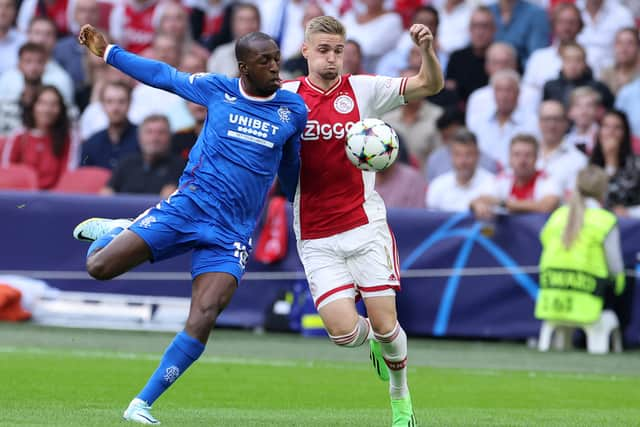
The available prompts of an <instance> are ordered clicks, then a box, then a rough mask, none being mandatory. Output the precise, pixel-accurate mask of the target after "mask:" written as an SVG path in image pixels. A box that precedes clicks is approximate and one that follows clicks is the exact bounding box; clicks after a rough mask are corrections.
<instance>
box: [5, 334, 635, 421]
mask: <svg viewBox="0 0 640 427" xmlns="http://www.w3.org/2000/svg"><path fill="white" fill-rule="evenodd" d="M171 338H172V334H162V333H145V332H121V331H95V330H75V329H60V328H45V327H38V326H34V325H29V324H25V325H10V324H0V426H45V425H46V426H114V425H116V426H124V425H128V424H126V423H125V422H124V421H122V420H121V418H120V417H121V415H122V411H123V410H124V408H125V407H126V405H127V404H128V402H129V400H130V399H131V398H132V397H133V396H134V395H135V394H136V393H137V392H138V391H139V389H140V388H141V387H142V386H143V385H144V382H145V381H146V379H147V377H148V376H149V374H150V373H151V372H152V371H153V370H154V369H155V367H156V365H157V362H158V360H159V357H160V355H161V353H162V351H163V350H164V348H165V346H166V345H167V344H168V343H169V342H170V340H171ZM367 351H368V348H366V346H365V347H362V348H359V349H341V348H336V347H335V346H333V345H332V344H330V343H329V342H328V340H326V339H312V338H302V337H298V336H295V335H286V334H285V335H282V334H254V333H251V332H245V331H224V330H222V331H214V335H213V340H212V341H210V343H209V346H208V348H207V350H206V352H205V354H204V355H203V357H202V358H201V359H200V360H199V361H198V362H197V363H196V364H195V365H193V366H192V367H191V368H190V370H189V371H188V372H187V373H186V374H185V375H184V376H183V377H182V378H181V379H180V380H179V381H178V382H177V383H176V384H175V385H174V386H173V387H172V388H171V389H170V390H169V391H168V392H167V393H165V395H164V396H162V397H161V398H160V399H159V400H158V401H157V402H156V404H155V405H154V410H153V414H154V415H155V416H156V417H157V418H158V419H160V421H161V422H162V425H165V426H180V427H187V426H224V427H234V426H243V427H247V426H301V427H314V426H318V427H320V426H330V427H338V426H365V427H377V426H380V427H382V426H389V425H390V409H389V405H388V395H387V390H386V387H387V386H386V384H385V383H383V382H381V381H380V380H378V379H377V378H376V377H375V375H374V373H373V370H371V369H370V368H369V364H368V353H367ZM639 356H640V352H638V351H630V352H625V353H623V354H616V355H613V354H611V355H606V356H593V355H588V354H586V353H584V352H583V351H572V352H565V353H546V354H541V353H538V352H537V351H535V350H532V349H529V348H527V347H526V346H525V345H524V344H522V343H486V342H485V343H478V342H460V341H444V340H427V339H411V340H410V353H409V361H410V370H409V382H410V386H411V392H412V396H413V402H414V408H415V411H416V415H417V417H418V422H419V425H421V426H616V427H617V426H640V357H639Z"/></svg>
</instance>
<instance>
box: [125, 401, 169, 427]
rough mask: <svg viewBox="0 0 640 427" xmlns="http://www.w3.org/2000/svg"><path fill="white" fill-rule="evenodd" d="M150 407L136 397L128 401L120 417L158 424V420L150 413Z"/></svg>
mask: <svg viewBox="0 0 640 427" xmlns="http://www.w3.org/2000/svg"><path fill="white" fill-rule="evenodd" d="M150 409H151V406H149V405H147V402H145V401H144V400H142V399H138V398H137V397H136V398H135V399H133V400H132V401H131V403H129V407H127V409H126V410H125V411H124V414H122V418H124V419H125V420H127V421H133V422H136V423H140V424H160V421H158V420H156V419H155V418H154V417H153V415H151V413H150V412H149V410H150Z"/></svg>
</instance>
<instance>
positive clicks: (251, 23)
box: [207, 3, 260, 77]
mask: <svg viewBox="0 0 640 427" xmlns="http://www.w3.org/2000/svg"><path fill="white" fill-rule="evenodd" d="M259 29H260V12H259V10H258V8H257V7H256V6H254V5H252V4H248V3H238V4H236V5H234V6H233V8H232V9H231V34H232V36H233V40H231V41H230V42H229V43H225V44H223V45H220V46H218V47H217V48H216V49H215V50H214V51H213V53H212V54H211V56H210V57H209V61H208V62H207V71H209V72H210V73H216V74H224V75H225V76H227V77H238V75H239V73H240V72H239V71H238V61H237V60H236V40H238V39H239V38H240V37H242V36H244V35H246V34H249V33H252V32H254V31H258V30H259Z"/></svg>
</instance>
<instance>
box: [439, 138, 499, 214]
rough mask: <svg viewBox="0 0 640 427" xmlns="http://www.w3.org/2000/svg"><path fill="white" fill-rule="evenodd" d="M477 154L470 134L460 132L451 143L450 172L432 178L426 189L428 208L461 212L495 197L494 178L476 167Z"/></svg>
mask: <svg viewBox="0 0 640 427" xmlns="http://www.w3.org/2000/svg"><path fill="white" fill-rule="evenodd" d="M479 156H480V151H479V150H478V142H477V141H476V137H475V135H474V134H473V132H470V131H468V130H467V129H464V128H463V129H460V130H458V131H457V132H456V134H455V135H454V136H453V141H452V142H451V160H452V163H453V170H452V171H450V172H447V173H444V174H442V175H440V176H438V177H437V178H435V179H434V180H433V181H432V182H431V185H430V186H429V188H428V189H427V208H429V209H434V210H440V211H448V212H464V211H466V210H469V209H470V208H471V205H472V204H473V202H474V201H475V200H476V199H478V198H479V197H481V196H494V197H495V196H496V195H497V193H496V181H495V176H494V175H493V174H491V173H489V172H487V171H486V170H484V169H482V168H480V167H478V159H479Z"/></svg>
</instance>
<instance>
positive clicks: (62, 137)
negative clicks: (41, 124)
mask: <svg viewBox="0 0 640 427" xmlns="http://www.w3.org/2000/svg"><path fill="white" fill-rule="evenodd" d="M44 92H53V93H55V94H56V96H57V97H58V107H59V108H60V114H59V115H58V118H57V119H56V120H55V121H54V122H53V124H52V125H51V128H50V129H49V134H50V135H51V141H52V142H53V154H55V156H56V157H62V154H63V153H64V148H65V145H66V144H67V142H68V141H67V138H68V137H69V128H70V124H69V116H67V106H66V105H65V103H64V99H63V98H62V95H61V94H60V91H59V90H58V89H57V88H56V87H55V86H51V85H45V86H42V87H40V88H38V89H37V91H36V94H35V96H34V97H33V101H32V102H31V103H30V104H28V105H27V106H26V107H25V109H24V111H23V112H22V122H23V123H24V125H25V127H27V128H28V129H34V128H35V127H36V118H35V114H34V107H35V105H36V102H38V99H39V98H40V97H41V96H42V94H43V93H44Z"/></svg>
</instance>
